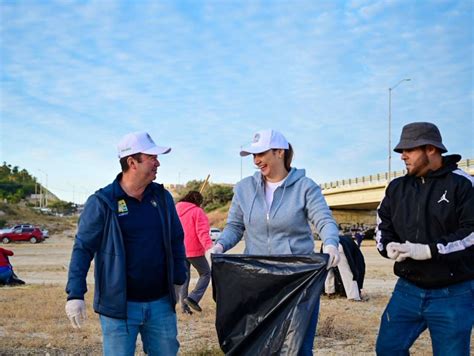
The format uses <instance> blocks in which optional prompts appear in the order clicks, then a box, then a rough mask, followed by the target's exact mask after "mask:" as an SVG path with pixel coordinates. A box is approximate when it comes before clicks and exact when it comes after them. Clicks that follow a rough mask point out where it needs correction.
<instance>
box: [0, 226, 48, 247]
mask: <svg viewBox="0 0 474 356" xmlns="http://www.w3.org/2000/svg"><path fill="white" fill-rule="evenodd" d="M0 240H1V241H2V242H3V243H4V244H7V243H9V242H10V241H30V242H31V243H32V244H35V243H38V242H43V241H44V237H43V233H42V232H41V230H40V229H38V228H37V227H23V228H17V229H13V230H12V231H10V232H4V233H1V234H0Z"/></svg>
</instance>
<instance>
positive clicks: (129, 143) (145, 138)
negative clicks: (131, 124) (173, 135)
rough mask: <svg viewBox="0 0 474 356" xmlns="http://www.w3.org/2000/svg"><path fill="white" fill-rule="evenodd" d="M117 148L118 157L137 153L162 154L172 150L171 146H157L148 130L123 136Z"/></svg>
mask: <svg viewBox="0 0 474 356" xmlns="http://www.w3.org/2000/svg"><path fill="white" fill-rule="evenodd" d="M117 150H118V157H119V158H123V157H127V156H130V155H133V154H135V153H145V154H148V155H162V154H166V153H168V152H170V151H171V148H170V147H162V146H157V145H156V144H155V142H154V141H153V139H152V138H151V136H150V135H149V134H148V133H147V132H132V133H129V134H127V135H125V136H124V137H122V139H121V140H120V142H119V144H118V145H117Z"/></svg>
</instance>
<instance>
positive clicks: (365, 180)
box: [320, 159, 474, 190]
mask: <svg viewBox="0 0 474 356" xmlns="http://www.w3.org/2000/svg"><path fill="white" fill-rule="evenodd" d="M458 167H459V168H461V169H462V170H464V171H466V172H468V173H471V174H474V162H473V160H472V159H463V160H461V161H459V163H458ZM405 174H407V171H406V170H405V169H404V170H402V171H394V172H392V174H391V179H393V178H397V177H401V176H404V175H405ZM387 181H388V172H385V173H377V174H371V175H369V176H364V177H356V178H348V179H342V180H336V181H332V182H327V183H322V184H321V185H320V186H321V189H322V190H324V189H332V188H342V187H349V186H350V187H354V186H362V185H372V184H385V183H387Z"/></svg>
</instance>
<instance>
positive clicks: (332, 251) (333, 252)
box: [323, 245, 340, 269]
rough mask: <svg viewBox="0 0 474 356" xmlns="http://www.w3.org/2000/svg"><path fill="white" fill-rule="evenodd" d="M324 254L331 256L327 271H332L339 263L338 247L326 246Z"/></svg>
mask: <svg viewBox="0 0 474 356" xmlns="http://www.w3.org/2000/svg"><path fill="white" fill-rule="evenodd" d="M323 252H324V253H327V254H328V255H329V261H328V265H327V267H326V269H330V268H332V267H336V266H337V264H338V263H339V259H340V257H339V250H338V248H337V247H336V246H333V245H324V246H323Z"/></svg>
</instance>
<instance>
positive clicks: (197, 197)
mask: <svg viewBox="0 0 474 356" xmlns="http://www.w3.org/2000/svg"><path fill="white" fill-rule="evenodd" d="M202 201H203V197H202V194H201V193H199V192H197V191H195V190H191V191H190V192H188V193H187V194H186V195H185V196H184V197H183V198H182V199H181V200H180V201H179V202H178V203H177V204H176V211H177V212H178V216H179V220H180V221H181V225H182V226H183V230H184V246H185V249H186V258H187V267H188V277H187V278H186V282H184V284H183V285H182V286H181V287H180V288H179V299H180V303H181V308H182V311H183V313H187V314H192V311H191V310H190V308H191V309H193V310H195V311H198V312H201V311H202V309H201V307H200V305H199V301H200V300H201V298H202V296H203V295H204V293H205V292H206V289H207V286H208V285H209V281H210V280H211V268H210V265H209V263H208V261H207V258H206V253H207V252H208V251H210V249H211V247H212V246H213V244H212V240H211V238H210V236H209V230H210V226H209V220H208V218H207V216H206V213H205V212H204V210H203V209H202V208H201V204H202ZM191 265H192V266H193V267H194V268H195V269H196V270H197V271H198V274H199V279H198V281H197V283H196V286H195V287H194V289H193V291H192V292H191V293H190V294H189V295H188V288H189V281H190V280H191Z"/></svg>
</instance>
